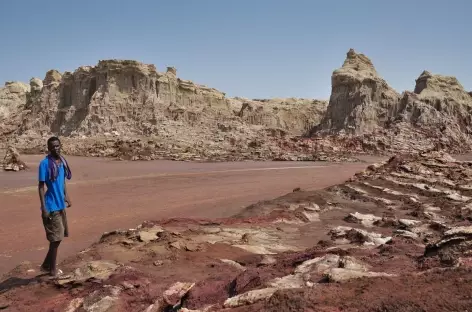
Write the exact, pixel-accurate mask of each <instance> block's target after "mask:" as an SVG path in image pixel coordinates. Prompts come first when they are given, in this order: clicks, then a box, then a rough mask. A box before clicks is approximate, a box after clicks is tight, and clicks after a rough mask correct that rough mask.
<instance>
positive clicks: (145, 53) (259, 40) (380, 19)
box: [0, 0, 472, 99]
mask: <svg viewBox="0 0 472 312" xmlns="http://www.w3.org/2000/svg"><path fill="white" fill-rule="evenodd" d="M471 12H472V1H470V0H449V1H446V0H443V1H438V0H409V1H406V0H396V1H386V0H385V1H381V0H357V1H353V0H338V1H334V0H332V1H328V0H326V1H321V0H320V1H318V0H311V1H310V0H291V1H288V0H286V1H281V0H270V1H269V0H233V1H230V0H226V1H223V0H200V1H197V0H180V1H172V0H167V1H160V0H146V1H145V0H134V1H118V0H113V1H112V0H80V1H66V0H60V1H59V0H46V1H37V0H34V1H31V0H15V1H1V2H0V38H1V45H0V83H1V84H3V82H4V81H7V80H20V81H25V82H27V81H29V79H30V78H31V77H33V76H34V77H40V78H44V74H45V73H46V71H47V70H49V69H53V68H54V69H57V70H59V71H61V72H62V71H73V70H75V69H76V68H77V67H78V66H82V65H95V64H96V63H97V62H98V60H99V59H111V58H119V59H135V60H138V61H142V62H146V63H153V64H155V65H156V66H157V68H158V70H160V71H164V70H165V67H166V66H175V67H176V68H177V70H178V76H179V77H181V78H183V79H191V80H194V81H195V82H197V83H202V84H206V85H208V86H210V87H215V88H218V89H220V90H221V91H223V92H226V93H227V94H228V96H244V97H249V98H268V97H292V96H293V97H309V98H325V99H327V98H329V94H330V90H331V79H330V77H331V73H332V71H333V70H334V69H335V68H337V67H340V66H341V65H342V63H343V61H344V58H345V55H346V52H347V51H348V50H349V48H354V49H355V50H356V51H358V52H362V53H364V54H366V55H367V56H369V57H370V58H371V59H372V61H373V62H374V65H375V66H376V68H377V71H378V72H379V73H380V74H381V75H382V76H383V77H384V78H385V79H386V80H387V82H388V83H389V84H390V85H391V86H392V87H394V88H395V89H397V91H403V90H405V89H407V90H412V89H413V88H414V84H415V79H416V78H417V77H418V76H419V74H420V73H421V72H422V71H423V70H424V69H428V70H430V71H431V72H433V73H440V74H445V75H452V76H456V77H457V78H458V79H459V80H460V81H461V83H462V84H463V85H464V87H465V88H466V89H467V90H472V75H471V73H472V57H471V56H472V18H471V17H470V14H471Z"/></svg>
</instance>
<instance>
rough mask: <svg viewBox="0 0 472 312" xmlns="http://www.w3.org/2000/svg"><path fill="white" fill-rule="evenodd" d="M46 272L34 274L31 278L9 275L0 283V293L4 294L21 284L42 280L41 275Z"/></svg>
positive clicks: (25, 284)
mask: <svg viewBox="0 0 472 312" xmlns="http://www.w3.org/2000/svg"><path fill="white" fill-rule="evenodd" d="M46 275H47V274H40V275H36V276H35V277H32V278H19V277H10V278H7V279H6V280H4V281H3V282H1V283H0V294H4V293H6V292H8V291H10V290H12V289H15V288H17V287H21V286H27V285H30V284H34V283H39V282H41V281H42V277H44V276H46Z"/></svg>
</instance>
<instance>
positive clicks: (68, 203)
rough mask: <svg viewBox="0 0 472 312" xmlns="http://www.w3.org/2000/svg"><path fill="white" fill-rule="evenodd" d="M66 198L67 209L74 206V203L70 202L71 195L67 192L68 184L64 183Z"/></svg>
mask: <svg viewBox="0 0 472 312" xmlns="http://www.w3.org/2000/svg"><path fill="white" fill-rule="evenodd" d="M64 196H65V198H66V203H67V207H70V206H72V202H71V201H70V197H69V193H68V192H67V183H66V181H64Z"/></svg>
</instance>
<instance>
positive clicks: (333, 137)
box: [310, 49, 472, 153]
mask: <svg viewBox="0 0 472 312" xmlns="http://www.w3.org/2000/svg"><path fill="white" fill-rule="evenodd" d="M471 112H472V97H471V96H470V93H468V92H467V91H465V90H464V88H463V87H462V85H461V84H460V83H459V82H458V80H457V79H456V78H454V77H448V76H441V75H433V74H431V73H429V72H428V71H424V72H423V73H422V74H421V75H420V77H419V78H418V79H417V80H416V86H415V88H414V92H410V91H405V92H403V93H402V94H401V95H399V94H397V93H396V92H395V91H394V90H393V89H392V88H391V87H389V86H388V84H387V83H386V82H385V80H383V79H382V78H381V77H380V76H379V75H378V74H377V72H376V70H375V68H374V67H373V65H372V62H371V61H370V60H369V59H368V58H367V57H366V56H364V55H363V54H358V53H356V52H355V51H354V50H352V49H351V50H349V52H348V53H347V58H346V61H345V62H344V65H343V67H342V68H340V69H338V70H335V71H334V72H333V76H332V94H331V98H330V101H329V105H328V108H327V111H326V115H325V116H324V117H323V119H322V121H321V123H320V124H319V125H318V126H316V127H314V128H313V129H312V130H311V131H310V134H311V135H314V136H315V138H317V139H318V144H317V147H316V148H317V149H319V150H326V149H328V150H348V151H351V152H370V153H372V152H382V153H383V152H387V153H391V152H408V151H409V152H411V151H415V150H430V149H447V150H448V151H450V152H467V151H469V150H470V148H471V147H472V140H471V134H472V132H471V131H472V128H471V127H472V117H471Z"/></svg>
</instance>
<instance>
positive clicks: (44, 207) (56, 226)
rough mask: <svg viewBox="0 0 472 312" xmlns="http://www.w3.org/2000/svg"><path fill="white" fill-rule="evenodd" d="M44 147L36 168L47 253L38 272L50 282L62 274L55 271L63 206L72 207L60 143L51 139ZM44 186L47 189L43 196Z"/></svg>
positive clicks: (64, 229)
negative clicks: (43, 155) (43, 273)
mask: <svg viewBox="0 0 472 312" xmlns="http://www.w3.org/2000/svg"><path fill="white" fill-rule="evenodd" d="M47 146H48V151H49V154H48V155H47V156H46V158H45V159H43V160H42V161H41V162H40V164H39V177H38V181H39V183H38V191H39V199H40V202H41V215H42V219H43V225H44V229H45V231H46V238H47V240H48V241H49V250H48V253H47V255H46V258H45V259H44V262H43V264H42V265H41V270H42V271H43V272H46V273H49V274H50V275H51V276H52V277H53V278H58V277H60V276H61V275H62V271H61V270H58V269H56V259H57V250H58V248H59V244H60V243H61V241H62V240H63V239H64V237H68V236H69V230H68V226H67V216H66V204H67V208H69V207H71V205H72V204H71V201H70V198H69V195H68V193H67V188H66V178H67V180H70V179H71V177H72V173H71V170H70V167H69V165H68V163H67V161H66V160H65V158H64V157H62V156H61V142H60V140H59V139H58V138H57V137H51V138H49V139H48V141H47ZM44 185H46V186H47V191H46V192H45V191H44Z"/></svg>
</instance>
